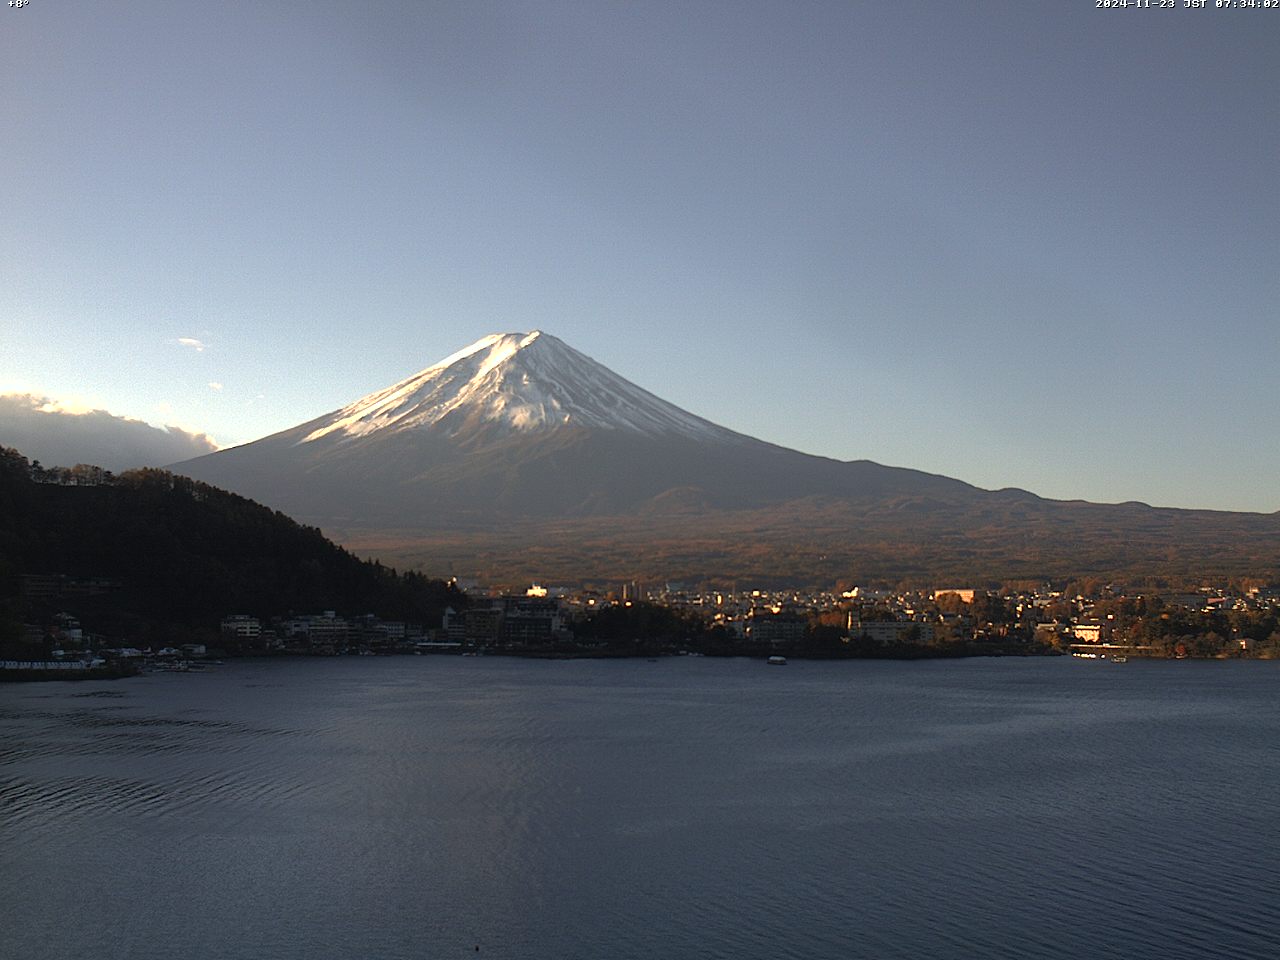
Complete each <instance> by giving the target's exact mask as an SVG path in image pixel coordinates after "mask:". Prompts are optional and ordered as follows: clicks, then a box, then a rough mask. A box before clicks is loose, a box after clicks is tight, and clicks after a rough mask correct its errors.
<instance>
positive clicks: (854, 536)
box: [173, 331, 1280, 580]
mask: <svg viewBox="0 0 1280 960" xmlns="http://www.w3.org/2000/svg"><path fill="white" fill-rule="evenodd" d="M173 469H175V470H176V471H178V472H181V473H186V474H188V475H190V476H192V477H195V478H197V479H200V480H203V481H205V482H207V483H211V484H214V485H216V486H220V487H225V488H227V489H231V490H235V491H236V492H238V493H241V494H243V495H245V496H249V497H252V498H253V499H255V500H258V501H260V502H263V503H266V504H270V505H271V506H273V507H276V508H278V509H281V510H284V511H285V512H286V513H289V514H290V515H292V516H296V517H298V518H299V519H301V520H303V521H305V522H307V523H312V524H315V525H317V526H319V527H322V528H323V529H325V530H327V531H330V532H332V533H333V535H334V536H335V537H337V538H338V539H339V540H340V541H342V542H344V543H346V542H349V543H352V544H353V545H354V544H358V545H359V548H360V549H362V550H364V551H365V552H367V553H375V554H378V555H382V556H394V557H396V558H397V559H398V560H400V561H402V562H409V563H412V564H413V565H415V566H417V567H419V568H420V569H424V570H429V571H431V572H434V573H453V574H459V575H472V574H474V573H476V572H478V571H484V575H485V576H501V575H502V574H503V572H504V571H506V572H514V571H517V570H518V571H520V573H521V575H524V574H526V573H529V574H532V575H534V576H537V575H540V574H539V573H538V570H537V569H534V568H532V567H531V566H530V563H531V561H532V560H534V559H536V560H537V562H538V564H539V565H540V568H541V569H543V570H554V571H555V573H556V574H557V575H558V576H562V577H566V578H572V577H575V576H578V578H579V579H581V578H582V577H583V576H587V575H595V574H600V575H605V576H615V577H616V576H623V577H625V576H661V575H663V571H664V570H665V571H666V575H668V576H681V577H684V576H695V577H704V576H705V577H733V576H735V575H736V574H738V573H741V572H750V573H751V575H753V576H759V575H762V573H763V572H764V571H766V570H767V569H769V568H770V567H771V566H772V567H775V568H777V569H778V570H780V571H781V572H782V573H784V574H785V573H786V569H785V568H786V567H787V566H788V565H791V566H793V567H795V568H796V569H797V570H801V569H803V570H805V571H807V572H806V573H805V576H806V577H808V576H810V575H812V576H814V577H818V578H819V579H827V580H831V579H835V578H837V577H839V576H842V575H845V574H848V573H850V572H851V571H853V570H857V569H865V570H874V571H876V575H877V576H882V577H886V578H890V579H892V578H893V576H894V574H893V571H894V569H895V564H897V566H898V568H899V569H900V570H901V571H903V572H910V573H911V574H912V575H921V576H924V575H932V574H937V575H944V574H945V575H946V576H949V577H955V576H960V575H962V574H963V573H964V571H966V570H972V571H974V572H975V573H979V574H981V573H984V572H986V573H989V574H990V576H991V577H996V578H1003V579H1011V578H1039V577H1047V576H1058V575H1060V574H1061V573H1062V572H1064V571H1067V570H1068V569H1069V568H1071V567H1072V566H1073V565H1074V566H1078V567H1079V568H1080V569H1079V570H1076V571H1074V573H1075V574H1099V575H1105V574H1106V573H1107V572H1109V571H1116V572H1126V571H1129V572H1131V571H1135V570H1148V571H1150V570H1157V569H1162V568H1169V569H1172V568H1174V567H1177V568H1179V569H1182V570H1184V572H1185V571H1186V570H1188V569H1191V568H1192V567H1194V566H1196V564H1200V565H1201V566H1204V567H1205V571H1204V572H1205V573H1206V575H1207V574H1209V573H1212V572H1218V571H1234V572H1248V573H1257V572H1259V571H1258V569H1257V568H1258V567H1259V566H1260V565H1261V567H1263V568H1270V569H1274V568H1280V513H1277V514H1272V515H1264V514H1240V513H1231V512H1225V511H1220V512H1211V511H1176V510H1164V509H1162V508H1156V507H1148V506H1145V505H1141V506H1139V505H1136V504H1110V505H1109V504H1093V503H1089V502H1087V501H1074V502H1073V501H1057V500H1048V499H1045V498H1043V497H1039V496H1037V495H1036V494H1034V493H1031V492H1029V491H1026V490H1021V489H1018V488H1005V489H1002V490H998V491H990V490H983V489H980V488H978V487H975V486H973V485H971V484H968V483H965V482H964V481H961V480H956V479H953V478H950V477H944V476H940V475H936V474H929V473H925V472H923V471H919V470H912V469H909V468H904V467H891V466H885V465H882V464H878V463H875V462H873V461H869V460H852V461H840V460H834V459H831V458H828V457H821V456H815V455H812V454H807V453H802V452H800V451H796V450H791V449H788V448H786V447H782V446H779V445H777V444H772V443H768V442H766V441H763V440H759V439H756V438H754V437H750V436H748V435H746V434H741V433H736V432H735V431H732V430H728V429H726V428H723V427H719V426H718V425H716V424H714V423H711V422H710V421H707V420H704V419H702V418H700V417H697V416H696V415H695V414H692V413H689V412H687V411H684V410H681V409H680V408H679V407H676V406H674V405H673V404H670V403H668V402H667V401H665V400H662V399H661V398H659V397H657V396H656V395H654V394H652V393H650V392H649V391H647V390H644V389H643V388H641V387H638V386H636V385H635V384H632V383H630V382H629V381H627V380H625V379H624V378H622V377H620V376H618V375H617V374H615V373H613V372H612V371H610V370H609V369H608V368H607V367H604V366H603V365H602V364H599V363H598V362H597V361H595V360H593V359H591V358H590V357H588V356H586V355H585V354H582V353H580V352H579V351H577V350H575V349H573V348H572V347H570V346H568V345H567V344H564V343H563V342H562V341H560V340H557V339H556V338H554V337H552V336H551V335H549V334H546V333H542V332H540V331H532V332H531V333H510V334H492V335H490V336H488V337H484V338H481V339H480V340H478V341H476V342H475V343H473V344H471V345H470V346H468V347H465V348H463V349H462V350H460V351H458V352H456V353H454V354H452V355H451V356H450V357H446V358H445V359H444V360H442V361H440V362H438V363H436V364H433V365H431V366H429V367H427V368H425V369H423V370H420V371H419V372H418V373H416V374H414V375H412V376H410V377H407V378H405V379H403V380H401V381H399V382H398V383H396V384H393V385H392V386H391V387H388V388H385V389H383V390H380V391H375V392H373V393H370V394H368V395H366V396H365V397H362V398H360V399H358V400H356V401H354V402H352V403H350V404H347V405H346V406H344V407H342V408H340V409H339V410H336V411H332V412H331V413H328V414H324V415H322V416H320V417H316V418H314V419H312V420H309V421H307V422H306V423H303V424H299V425H298V426H296V427H293V428H290V429H288V430H285V431H281V432H279V433H277V434H273V435H272V436H270V437H265V438H263V439H261V440H258V441H254V442H253V443H250V444H245V445H242V446H240V447H235V448H231V449H227V450H221V451H218V452H216V453H213V454H210V455H207V456H204V457H200V458H197V459H193V460H188V461H185V462H183V463H180V464H176V465H174V467H173ZM415 544H416V546H415ZM433 544H434V545H435V546H434V547H433V546H432V545H433ZM436 547H439V549H436ZM806 558H809V559H806ZM812 558H821V559H820V560H818V559H812Z"/></svg>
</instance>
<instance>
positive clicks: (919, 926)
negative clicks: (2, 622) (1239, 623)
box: [0, 657, 1280, 960]
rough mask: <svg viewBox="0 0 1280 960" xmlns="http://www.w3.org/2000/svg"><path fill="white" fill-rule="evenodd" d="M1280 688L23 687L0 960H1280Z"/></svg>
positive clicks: (387, 677) (317, 664) (699, 669)
mask: <svg viewBox="0 0 1280 960" xmlns="http://www.w3.org/2000/svg"><path fill="white" fill-rule="evenodd" d="M1278 690H1280V664H1272V663H1189V662H1179V663H1165V662H1160V663H1154V662H1153V663H1141V662H1139V663H1128V664H1124V665H1119V664H1109V663H1106V662H1080V661H1069V660H1062V659H1054V660H967V661H959V662H931V663H868V662H845V663H806V662H796V661H793V662H792V663H791V664H789V665H788V666H786V667H785V668H777V667H766V666H765V665H763V664H762V663H760V662H758V661H748V660H715V659H710V658H672V659H669V660H663V661H661V662H659V663H649V662H645V661H635V660H629V661H616V662H607V661H605V662H593V661H573V662H541V661H527V660H506V659H487V658H454V657H425V658H410V657H400V658H387V659H381V658H378V659H374V658H353V659H339V660H302V661H291V662H271V663H245V662H239V663H230V664H227V665H225V666H220V667H217V668H216V669H214V670H211V671H209V672H207V673H203V674H188V675H181V674H176V675H154V676H148V677H142V678H137V679H132V680H124V681H116V682H110V683H108V682H103V683H96V682H95V683H45V684H25V685H5V686H0V931H3V933H2V934H0V956H4V957H12V958H15V960H16V958H24V960H38V958H59V960H61V958H81V957H83V958H93V960H98V958H102V957H115V958H166V960H168V958H172V957H184V956H186V957H220V958H245V960H250V958H252V960H270V958H299V960H301V958H307V960H323V958H381V957H386V958H399V957H414V958H437V957H451V956H454V957H461V956H475V955H476V947H479V948H480V955H481V956H487V957H509V958H522V960H528V958H578V957H581V958H607V957H608V958H611V957H619V958H625V957H653V958H659V957H660V958H679V957H699V958H714V957H725V958H735V960H737V958H762V960H763V958H770V960H772V958H779V957H783V958H785V957H797V958H800V957H803V958H807V960H813V958H833V960H834V958H841V960H844V958H851V957H868V958H871V957H874V958H892V957H902V958H913V960H915V958H921V957H957V958H959V957H1010V958H1013V957H1017V958H1036V957H1043V958H1058V957H1062V958H1066V957H1071V958H1076V957H1117V958H1121V957H1122V958H1135V957H1151V958H1162V960H1164V958H1179V957H1208V956H1213V957H1258V958H1267V960H1273V958H1275V957H1277V956H1280V880H1278V879H1277V877H1278V876H1280V832H1278V831H1277V829H1276V809H1277V808H1276V794H1277V787H1280V709H1278V708H1277V703H1278V700H1277V692H1278Z"/></svg>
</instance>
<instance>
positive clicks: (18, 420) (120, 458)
mask: <svg viewBox="0 0 1280 960" xmlns="http://www.w3.org/2000/svg"><path fill="white" fill-rule="evenodd" d="M0 446H6V447H13V448H15V449H16V450H18V452H19V453H21V454H22V455H23V456H25V457H26V458H27V459H29V460H39V461H40V462H41V463H43V464H44V465H45V466H59V467H72V466H75V465H76V464H77V463H91V464H95V465H96V466H99V467H102V468H104V469H106V470H112V471H117V472H118V471H120V470H129V469H131V468H134V467H162V466H165V465H167V464H171V463H177V462H179V461H181V460H189V459H191V458H192V457H199V456H202V455H204V454H206V453H212V452H213V451H215V450H217V449H218V444H217V443H215V442H214V441H213V439H212V438H211V437H210V436H209V435H208V434H206V433H193V432H191V431H188V430H183V429H182V428H181V427H175V426H166V427H155V426H152V425H151V424H149V423H146V422H145V421H142V420H134V419H132V418H130V417H120V416H116V415H115V414H112V413H109V412H108V411H106V410H77V409H75V408H72V407H67V406H63V405H62V404H60V403H58V401H56V400H52V399H50V398H49V397H41V396H36V395H35V394H30V393H9V394H0Z"/></svg>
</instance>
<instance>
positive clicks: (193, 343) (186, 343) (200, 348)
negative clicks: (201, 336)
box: [175, 337, 206, 353]
mask: <svg viewBox="0 0 1280 960" xmlns="http://www.w3.org/2000/svg"><path fill="white" fill-rule="evenodd" d="M175 343H177V344H178V346H180V347H190V348H191V349H192V350H194V351H195V352H196V353H204V348H205V346H206V344H205V342H204V341H203V340H197V339H196V338H195V337H179V338H178V339H177V340H176V341H175Z"/></svg>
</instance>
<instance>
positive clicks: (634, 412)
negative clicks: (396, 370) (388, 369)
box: [299, 330, 750, 444]
mask: <svg viewBox="0 0 1280 960" xmlns="http://www.w3.org/2000/svg"><path fill="white" fill-rule="evenodd" d="M437 424H438V425H440V428H441V429H443V430H445V432H446V433H447V434H448V435H449V436H455V435H457V434H458V433H459V432H460V431H462V430H463V429H464V428H466V427H472V428H474V427H475V426H476V425H483V426H485V427H487V428H494V427H497V428H499V429H501V430H505V431H509V432H511V433H528V432H532V431H539V430H546V429H550V428H554V427H560V426H579V427H589V428H593V429H600V430H616V431H631V432H635V433H639V434H643V435H645V436H650V437H663V436H666V437H671V436H675V437H685V438H689V439H693V440H699V441H717V442H721V443H723V442H730V443H742V442H750V441H749V438H747V437H745V436H743V435H742V434H738V433H734V432H733V431H732V430H727V429H725V428H724V427H720V426H717V425H716V424H714V423H711V422H710V421H708V420H703V419H702V418H701V417H696V416H694V415H693V414H691V413H688V412H686V411H684V410H681V409H680V408H679V407H677V406H675V405H674V404H671V403H668V402H666V401H665V400H662V399H661V398H659V397H656V396H654V395H653V394H652V393H649V391H647V390H644V389H642V388H640V387H638V386H636V385H635V384H633V383H631V382H630V381H628V380H624V379H623V378H622V377H620V376H618V375H617V374H616V373H614V372H613V371H612V370H610V369H609V368H608V367H605V366H604V365H603V364H600V363H597V362H596V361H595V360H593V359H591V358H590V357H588V356H587V355H586V354H584V353H580V352H578V351H577V350H575V349H573V348H572V347H570V346H569V345H568V344H566V343H564V342H563V341H561V340H558V339H557V338H555V337H553V336H551V335H550V334H546V333H542V332H541V331H538V330H534V331H533V332H531V333H527V334H526V333H502V334H498V333H495V334H490V335H489V336H487V337H482V338H481V339H479V340H477V341H476V342H475V343H473V344H471V345H470V346H469V347H465V348H463V349H462V350H459V351H458V352H457V353H455V354H453V355H451V356H448V357H446V358H445V359H443V360H441V361H440V362H439V363H436V364H434V365H433V366H430V367H427V368H426V369H425V370H423V371H421V372H420V373H416V374H414V375H413V376H412V377H409V378H408V379H406V380H402V381H401V382H400V383H397V384H395V385H394V386H391V387H388V388H386V389H384V390H379V391H377V392H376V393H371V394H369V395H368V396H367V397H362V398H361V399H359V400H357V401H355V402H354V403H351V404H348V405H347V406H345V407H343V408H342V409H341V410H339V411H337V412H336V413H334V414H333V415H332V416H331V417H329V418H327V419H326V421H325V422H323V423H321V425H320V426H318V427H316V428H315V429H313V430H312V431H311V432H310V433H308V434H307V435H306V436H305V437H304V438H302V440H300V441H299V443H300V444H302V443H312V442H314V441H316V440H320V439H322V438H324V437H329V438H331V439H334V440H338V441H345V440H354V439H356V438H364V437H368V436H370V435H372V434H375V433H380V432H384V431H385V432H387V433H396V432H399V431H403V430H414V429H421V428H427V427H433V426H436V425H437Z"/></svg>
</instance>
